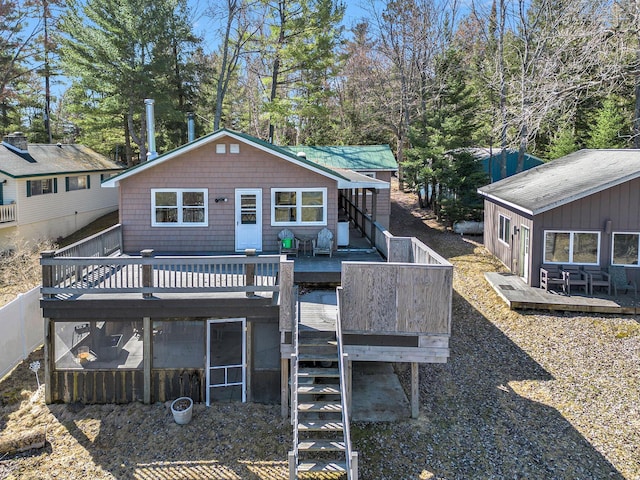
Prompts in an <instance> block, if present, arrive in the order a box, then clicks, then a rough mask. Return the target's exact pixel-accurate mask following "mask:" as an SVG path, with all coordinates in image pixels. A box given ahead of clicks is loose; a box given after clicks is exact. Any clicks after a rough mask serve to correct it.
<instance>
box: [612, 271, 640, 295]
mask: <svg viewBox="0 0 640 480" xmlns="http://www.w3.org/2000/svg"><path fill="white" fill-rule="evenodd" d="M609 276H610V277H611V286H612V287H613V294H614V295H615V296H618V290H624V292H625V293H627V291H629V290H633V295H634V296H635V297H637V296H638V286H637V285H636V282H634V281H632V280H629V279H628V278H627V271H626V270H625V268H624V267H621V266H617V265H611V266H609Z"/></svg>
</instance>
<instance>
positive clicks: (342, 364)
mask: <svg viewBox="0 0 640 480" xmlns="http://www.w3.org/2000/svg"><path fill="white" fill-rule="evenodd" d="M340 298H341V295H337V296H336V300H337V303H338V305H337V307H338V308H337V317H336V341H337V344H338V372H339V373H340V389H341V391H342V395H340V402H341V407H342V425H343V429H344V445H345V461H346V466H347V480H357V479H358V452H354V451H353V447H352V445H351V428H350V425H349V423H350V419H351V413H350V405H351V393H352V392H351V388H349V387H350V385H349V384H348V383H347V374H346V371H347V360H348V355H347V354H346V353H344V341H343V338H342V320H341V318H340Z"/></svg>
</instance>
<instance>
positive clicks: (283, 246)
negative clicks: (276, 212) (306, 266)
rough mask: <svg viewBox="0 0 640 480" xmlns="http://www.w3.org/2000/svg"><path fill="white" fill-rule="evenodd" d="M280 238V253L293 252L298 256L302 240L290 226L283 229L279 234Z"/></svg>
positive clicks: (287, 253)
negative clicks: (299, 239)
mask: <svg viewBox="0 0 640 480" xmlns="http://www.w3.org/2000/svg"><path fill="white" fill-rule="evenodd" d="M278 239H279V240H280V241H279V242H278V245H279V250H280V255H282V254H283V253H284V254H285V255H289V254H291V255H295V256H296V257H297V256H298V249H299V247H300V242H299V241H298V239H297V238H296V237H295V235H294V234H293V232H292V231H291V230H289V229H288V228H285V229H284V230H281V231H280V233H279V234H278Z"/></svg>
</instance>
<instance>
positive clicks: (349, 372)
mask: <svg viewBox="0 0 640 480" xmlns="http://www.w3.org/2000/svg"><path fill="white" fill-rule="evenodd" d="M346 373H347V375H346V376H347V378H346V380H347V385H346V387H347V392H346V393H347V410H348V411H349V419H351V417H352V416H353V413H352V410H353V409H352V408H351V406H352V403H353V402H352V401H351V399H352V398H353V395H352V394H353V362H352V361H351V360H349V359H348V358H347V372H346Z"/></svg>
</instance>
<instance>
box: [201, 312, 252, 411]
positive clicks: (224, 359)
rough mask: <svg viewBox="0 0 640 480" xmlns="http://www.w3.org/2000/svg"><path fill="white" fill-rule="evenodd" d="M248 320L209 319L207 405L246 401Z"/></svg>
mask: <svg viewBox="0 0 640 480" xmlns="http://www.w3.org/2000/svg"><path fill="white" fill-rule="evenodd" d="M246 340H247V334H246V319H244V318H226V319H224V320H213V319H209V320H207V372H206V373H207V375H206V376H207V406H209V405H210V404H211V402H246V401H247V388H246V386H247V342H246Z"/></svg>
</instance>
